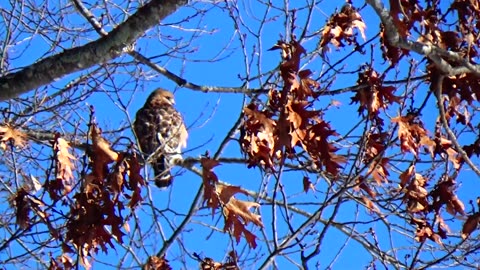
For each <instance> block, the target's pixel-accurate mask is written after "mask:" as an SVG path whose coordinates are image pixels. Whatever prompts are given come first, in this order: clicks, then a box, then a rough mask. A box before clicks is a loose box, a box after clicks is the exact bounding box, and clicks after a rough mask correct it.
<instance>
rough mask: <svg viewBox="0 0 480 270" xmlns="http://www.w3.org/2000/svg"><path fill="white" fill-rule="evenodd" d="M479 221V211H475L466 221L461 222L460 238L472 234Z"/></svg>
mask: <svg viewBox="0 0 480 270" xmlns="http://www.w3.org/2000/svg"><path fill="white" fill-rule="evenodd" d="M479 223H480V213H475V214H473V215H470V216H468V218H467V221H465V224H463V228H462V238H463V239H466V238H467V237H469V236H470V234H472V232H474V231H475V230H476V229H477V228H478V224H479Z"/></svg>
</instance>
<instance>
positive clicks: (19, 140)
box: [0, 124, 27, 150]
mask: <svg viewBox="0 0 480 270" xmlns="http://www.w3.org/2000/svg"><path fill="white" fill-rule="evenodd" d="M26 140H27V136H26V135H25V134H24V133H23V132H21V131H20V130H18V129H16V128H14V127H12V126H11V125H8V124H2V125H0V148H1V149H3V150H6V149H7V143H8V142H10V143H11V146H13V147H25V146H26V144H27V141H26Z"/></svg>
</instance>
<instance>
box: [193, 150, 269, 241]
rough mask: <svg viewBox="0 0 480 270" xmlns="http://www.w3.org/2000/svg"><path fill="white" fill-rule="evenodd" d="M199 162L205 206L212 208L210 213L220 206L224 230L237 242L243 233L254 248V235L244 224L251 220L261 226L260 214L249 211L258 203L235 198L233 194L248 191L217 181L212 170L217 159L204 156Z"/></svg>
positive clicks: (257, 205)
mask: <svg viewBox="0 0 480 270" xmlns="http://www.w3.org/2000/svg"><path fill="white" fill-rule="evenodd" d="M201 163H202V167H203V177H202V178H203V183H204V185H205V191H204V195H203V199H204V202H206V204H207V206H208V207H209V208H211V209H212V215H213V214H214V213H215V210H216V209H218V208H221V209H222V213H223V217H224V219H225V227H224V231H228V232H230V233H231V234H232V235H233V236H234V237H235V239H236V240H237V242H239V241H240V237H241V236H242V235H243V236H244V237H245V239H246V241H247V243H248V244H249V245H250V246H251V247H253V248H255V247H256V246H257V244H256V241H255V239H256V236H255V235H254V234H252V233H251V232H250V231H249V230H248V229H247V228H246V226H247V225H248V223H250V222H252V223H253V224H255V225H257V226H259V227H263V223H262V221H261V217H260V215H257V214H254V213H252V212H251V211H250V208H252V207H256V208H257V207H259V206H260V204H258V203H256V202H249V201H242V200H238V199H236V198H235V197H234V195H235V194H237V193H242V194H245V195H248V193H247V192H245V191H244V190H242V189H241V188H240V187H237V186H228V185H224V184H222V183H219V182H218V178H217V176H216V174H215V173H214V172H213V170H212V169H213V168H214V167H215V166H217V165H219V163H218V162H217V161H215V160H212V159H210V158H208V157H204V158H202V160H201Z"/></svg>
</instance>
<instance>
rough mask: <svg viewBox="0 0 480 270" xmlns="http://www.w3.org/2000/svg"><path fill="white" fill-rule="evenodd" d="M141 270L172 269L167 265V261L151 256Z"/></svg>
mask: <svg viewBox="0 0 480 270" xmlns="http://www.w3.org/2000/svg"><path fill="white" fill-rule="evenodd" d="M142 269H143V270H171V269H172V268H171V267H170V265H169V264H168V260H166V259H165V258H159V257H157V256H151V257H149V258H148V260H147V263H146V264H145V265H144V266H143V268H142Z"/></svg>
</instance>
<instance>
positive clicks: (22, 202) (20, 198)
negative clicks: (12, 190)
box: [14, 188, 31, 229]
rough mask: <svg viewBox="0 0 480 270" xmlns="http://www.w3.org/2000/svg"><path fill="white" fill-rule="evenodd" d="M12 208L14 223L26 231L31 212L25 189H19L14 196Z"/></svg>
mask: <svg viewBox="0 0 480 270" xmlns="http://www.w3.org/2000/svg"><path fill="white" fill-rule="evenodd" d="M14 206H15V209H16V213H15V214H16V223H17V225H18V226H19V227H20V228H22V229H27V228H28V226H29V225H30V217H29V214H30V212H31V206H30V202H29V200H28V193H27V192H26V191H25V189H23V188H20V189H19V190H18V191H17V193H16V194H15V198H14Z"/></svg>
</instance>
